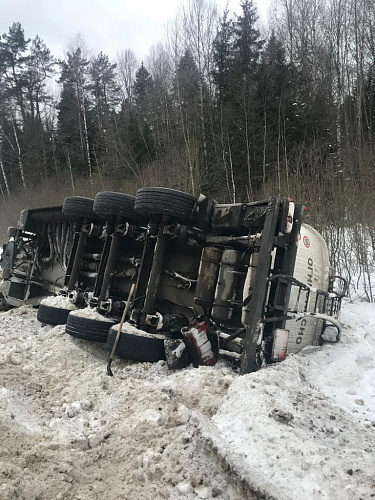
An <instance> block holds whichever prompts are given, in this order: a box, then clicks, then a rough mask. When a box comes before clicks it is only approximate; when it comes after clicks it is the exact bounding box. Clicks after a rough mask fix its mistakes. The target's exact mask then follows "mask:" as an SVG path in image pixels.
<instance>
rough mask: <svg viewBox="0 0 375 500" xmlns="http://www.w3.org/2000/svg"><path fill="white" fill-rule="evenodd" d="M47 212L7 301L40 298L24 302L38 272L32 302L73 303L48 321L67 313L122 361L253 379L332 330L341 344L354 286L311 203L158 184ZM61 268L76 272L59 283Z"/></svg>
mask: <svg viewBox="0 0 375 500" xmlns="http://www.w3.org/2000/svg"><path fill="white" fill-rule="evenodd" d="M72 207H73V208H74V210H73V209H72ZM81 207H82V210H81ZM40 210H45V211H46V213H44V214H43V216H42V217H41V214H40V213H35V212H31V215H30V217H31V218H33V219H36V220H38V219H40V218H42V219H43V221H39V222H38V223H35V224H33V226H32V227H31V226H30V227H28V226H27V225H25V222H23V225H22V224H21V226H20V227H18V229H15V230H13V233H12V234H13V237H11V238H10V242H9V243H8V245H10V247H9V248H8V246H5V248H4V255H8V254H12V255H11V257H9V255H8V257H7V258H6V259H7V267H6V273H5V277H4V278H5V279H4V281H6V282H7V283H6V284H4V281H3V285H2V289H3V293H4V295H5V300H6V301H8V303H9V304H12V305H18V304H20V303H21V302H23V303H26V302H28V301H30V299H27V298H26V296H25V295H23V296H22V297H21V296H20V292H18V295H17V300H15V298H14V297H13V295H12V294H13V289H14V290H15V289H16V287H15V286H14V285H13V283H19V282H20V280H21V278H20V276H19V270H20V268H25V269H26V268H27V271H28V272H29V278H28V280H29V281H27V279H26V281H27V283H26V284H25V283H23V285H24V287H25V286H28V287H29V289H28V290H29V294H30V290H31V288H30V287H31V286H32V285H34V284H38V286H40V287H42V288H43V293H40V297H42V296H43V295H44V296H45V295H52V296H53V295H56V294H57V295H58V297H54V299H55V300H56V299H58V298H59V297H60V298H63V299H64V301H65V302H64V303H63V305H61V304H62V303H61V302H58V301H56V302H54V303H53V302H50V303H49V304H50V305H48V301H43V302H42V305H41V309H40V310H41V311H43V314H42V315H39V314H38V317H39V319H40V320H41V321H43V322H46V323H51V324H56V318H57V317H58V318H60V319H61V321H60V322H61V323H65V322H66V332H67V333H68V334H70V335H72V336H73V337H76V338H79V339H86V340H91V341H99V342H106V343H107V348H108V350H109V351H112V352H115V353H116V354H117V355H118V356H120V357H122V358H127V359H133V360H136V361H158V360H161V359H166V360H167V363H168V365H169V366H170V367H171V368H176V367H182V366H186V364H187V363H189V362H193V364H194V365H195V366H198V365H212V364H214V363H215V362H216V361H217V359H218V357H220V356H223V357H225V358H227V359H229V360H230V361H231V362H232V363H233V364H234V365H235V366H240V370H241V372H242V373H248V372H252V371H255V370H257V369H258V368H260V367H261V366H264V365H267V364H270V363H274V362H278V361H282V360H283V359H284V358H285V356H286V354H287V353H296V352H298V351H300V350H301V349H302V348H304V347H305V346H307V345H318V344H320V343H321V342H322V336H323V335H324V331H325V330H326V329H327V327H329V329H330V330H331V331H332V329H333V331H334V332H335V339H338V338H339V336H340V332H341V327H340V323H339V321H338V315H339V311H340V307H341V300H342V298H343V296H344V295H345V293H346V288H347V284H346V282H345V280H343V279H342V278H340V277H338V276H335V275H334V272H333V271H332V270H330V267H329V259H328V251H327V246H326V244H325V241H324V239H323V238H322V236H321V235H320V234H319V233H318V232H317V231H316V230H315V229H313V228H312V227H311V226H309V225H307V224H303V222H302V219H303V214H304V206H303V205H301V204H298V203H294V202H293V201H292V200H290V199H286V198H284V199H279V198H271V199H268V200H263V201H256V202H249V203H236V204H220V203H217V202H216V201H215V200H213V199H211V198H207V197H205V196H203V195H201V196H200V197H199V198H198V199H197V198H196V197H193V196H191V195H189V194H187V193H184V192H181V191H176V190H173V189H168V188H161V187H149V188H141V189H139V190H138V192H137V195H136V196H135V197H133V196H130V195H128V194H124V193H114V192H108V191H106V192H101V193H98V194H97V196H96V198H95V199H94V200H90V199H87V198H81V197H69V198H67V199H66V200H65V202H64V205H63V207H62V209H60V210H59V209H55V212H56V213H55V214H54V216H53V217H52V218H50V220H47V219H48V216H47V215H46V214H47V209H40ZM57 213H58V215H57ZM23 218H25V217H24V216H23ZM21 219H22V215H21ZM42 222H44V224H42ZM64 228H65V229H64ZM42 233H43V234H42ZM25 245H26V246H27V245H29V246H30V245H31V247H32V248H33V251H32V252H30V251H28V252H27V251H25V249H24V247H25ZM22 248H23V250H22V252H21V249H22ZM41 249H43V251H41ZM63 262H64V265H62V263H63ZM47 264H49V265H47ZM43 265H44V268H43ZM3 268H4V258H3ZM56 268H59V271H64V275H63V276H62V277H60V278H59V279H60V282H59V286H57V287H56V278H55V274H56ZM51 269H55V271H54V272H53V271H51ZM30 271H31V274H30ZM33 273H34V274H33ZM48 273H49V274H48ZM54 273H55V274H54ZM26 274H27V273H26ZM47 274H48V279H47V278H46V276H47ZM24 278H25V277H24ZM42 283H47V285H45V286H44V287H43V286H42ZM48 283H49V284H48ZM52 283H54V285H53V286H52ZM18 288H19V289H20V287H19V286H18ZM18 288H17V289H18ZM35 294H37V291H36V292H35ZM21 295H22V294H21ZM52 300H53V299H52ZM36 302H37V298H36V297H33V302H32V303H33V304H35V303H36ZM68 302H69V304H70V305H67V304H68ZM125 305H126V317H125V318H122V319H123V320H124V319H125V322H124V323H123V324H122V322H121V323H120V325H119V324H118V323H119V319H120V318H121V317H122V316H123V312H124V310H125ZM73 309H74V310H73ZM52 318H54V319H52Z"/></svg>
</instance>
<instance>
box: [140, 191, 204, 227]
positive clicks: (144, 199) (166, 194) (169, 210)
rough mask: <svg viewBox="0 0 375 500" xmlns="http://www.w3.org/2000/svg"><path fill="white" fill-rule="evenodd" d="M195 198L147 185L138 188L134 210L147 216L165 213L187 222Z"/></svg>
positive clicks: (180, 192) (179, 192)
mask: <svg viewBox="0 0 375 500" xmlns="http://www.w3.org/2000/svg"><path fill="white" fill-rule="evenodd" d="M196 201H197V198H195V197H194V196H192V195H190V194H188V193H184V192H183V191H176V190H175V189H169V188H162V187H149V188H147V187H146V188H141V189H138V192H137V195H136V197H135V204H134V210H135V211H136V212H137V213H139V214H141V215H143V216H145V217H148V218H152V217H153V216H154V215H167V216H169V217H173V218H175V219H177V220H179V221H181V222H188V221H189V220H190V218H191V214H192V211H193V208H194V206H195V203H196Z"/></svg>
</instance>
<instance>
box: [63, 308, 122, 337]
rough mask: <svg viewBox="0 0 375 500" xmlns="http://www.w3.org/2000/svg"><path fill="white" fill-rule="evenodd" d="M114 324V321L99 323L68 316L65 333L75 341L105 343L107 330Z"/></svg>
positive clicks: (93, 320) (72, 315) (98, 321)
mask: <svg viewBox="0 0 375 500" xmlns="http://www.w3.org/2000/svg"><path fill="white" fill-rule="evenodd" d="M114 324H115V322H114V321H100V320H96V319H91V318H85V317H82V316H77V315H75V314H69V316H68V319H67V322H66V327H65V332H66V333H67V334H68V335H71V336H72V337H75V338H76V339H82V340H91V341H92V342H102V343H105V342H106V341H107V337H108V332H109V329H110V328H111V326H113V325H114Z"/></svg>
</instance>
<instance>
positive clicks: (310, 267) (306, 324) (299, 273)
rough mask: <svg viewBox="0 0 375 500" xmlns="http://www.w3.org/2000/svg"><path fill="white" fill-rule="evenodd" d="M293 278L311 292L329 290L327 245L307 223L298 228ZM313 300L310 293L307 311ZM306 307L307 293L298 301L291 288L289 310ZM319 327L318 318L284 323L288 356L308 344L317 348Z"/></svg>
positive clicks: (311, 309) (313, 297)
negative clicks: (304, 284) (286, 330)
mask: <svg viewBox="0 0 375 500" xmlns="http://www.w3.org/2000/svg"><path fill="white" fill-rule="evenodd" d="M293 276H294V277H295V278H296V279H297V280H299V281H302V283H306V284H307V285H309V286H311V287H312V288H313V289H314V288H316V289H319V290H325V291H328V284H329V257H328V249H327V244H326V242H325V241H324V238H323V236H322V235H321V234H319V233H318V231H316V230H315V229H314V228H312V227H311V226H309V225H308V224H302V227H301V231H300V238H299V242H298V248H297V256H296V263H295V267H294V273H293ZM315 300H316V292H315V291H314V290H313V291H312V292H311V294H310V300H309V303H308V304H307V312H313V310H314V305H315ZM297 301H298V302H297ZM321 302H322V301H321ZM319 305H321V304H319ZM305 306H306V294H305V293H302V294H301V296H300V297H299V300H298V288H297V287H292V292H291V295H290V301H289V308H290V309H291V310H292V311H296V310H297V312H300V311H303V310H304V308H305ZM318 312H319V311H318ZM322 325H323V321H322V320H321V319H316V318H313V317H307V318H302V319H301V320H299V321H294V320H290V321H287V323H286V328H287V329H288V330H289V341H288V353H295V352H298V351H300V350H301V349H303V348H304V347H306V346H307V345H316V344H317V343H318V342H319V336H320V333H321V330H322Z"/></svg>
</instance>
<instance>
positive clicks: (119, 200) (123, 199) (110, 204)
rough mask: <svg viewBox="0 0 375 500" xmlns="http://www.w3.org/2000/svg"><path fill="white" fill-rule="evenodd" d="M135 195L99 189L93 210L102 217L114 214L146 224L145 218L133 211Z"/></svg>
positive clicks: (105, 217) (106, 217) (130, 220)
mask: <svg viewBox="0 0 375 500" xmlns="http://www.w3.org/2000/svg"><path fill="white" fill-rule="evenodd" d="M134 202H135V196H131V195H130V194H124V193H116V192H114V191H101V192H100V193H97V195H96V196H95V200H94V207H93V210H94V212H95V213H96V214H97V215H100V216H101V217H103V218H104V219H108V218H109V217H111V216H113V215H115V216H117V217H123V218H124V219H126V220H127V221H129V222H133V223H135V224H138V225H147V222H148V221H147V219H146V218H145V217H142V216H141V215H139V214H137V212H135V211H134Z"/></svg>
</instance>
